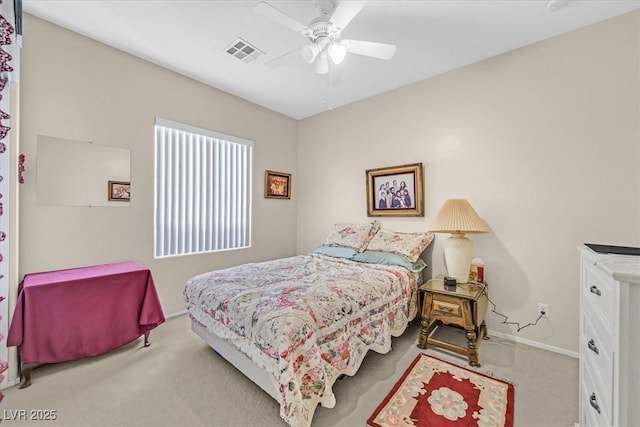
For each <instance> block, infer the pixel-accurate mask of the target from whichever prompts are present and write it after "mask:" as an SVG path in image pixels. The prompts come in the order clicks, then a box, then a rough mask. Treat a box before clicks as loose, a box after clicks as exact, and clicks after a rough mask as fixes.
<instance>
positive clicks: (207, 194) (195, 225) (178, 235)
mask: <svg viewBox="0 0 640 427" xmlns="http://www.w3.org/2000/svg"><path fill="white" fill-rule="evenodd" d="M252 154H253V142H252V141H247V140H243V139H240V138H236V137H233V136H228V135H223V134H219V133H216V132H212V131H209V130H206V129H200V128H196V127H193V126H189V125H184V124H181V123H176V122H172V121H169V120H165V119H161V118H157V119H156V125H155V256H156V257H165V256H174V255H186V254H193V253H201V252H211V251H219V250H227V249H238V248H245V247H249V246H250V244H251V161H252Z"/></svg>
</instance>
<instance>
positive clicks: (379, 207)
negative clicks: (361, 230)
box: [367, 163, 424, 216]
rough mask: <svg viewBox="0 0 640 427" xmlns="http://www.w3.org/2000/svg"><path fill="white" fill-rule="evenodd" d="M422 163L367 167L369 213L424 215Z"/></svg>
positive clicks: (370, 214) (374, 214)
mask: <svg viewBox="0 0 640 427" xmlns="http://www.w3.org/2000/svg"><path fill="white" fill-rule="evenodd" d="M422 180H423V178H422V163H414V164H410V165H402V166H391V167H386V168H378V169H369V170H367V215H368V216H424V193H423V187H422Z"/></svg>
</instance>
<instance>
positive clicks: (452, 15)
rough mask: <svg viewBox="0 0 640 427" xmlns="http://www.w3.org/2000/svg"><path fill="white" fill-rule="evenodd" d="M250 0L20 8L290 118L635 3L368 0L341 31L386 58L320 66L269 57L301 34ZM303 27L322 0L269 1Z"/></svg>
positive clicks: (77, 2)
mask: <svg viewBox="0 0 640 427" xmlns="http://www.w3.org/2000/svg"><path fill="white" fill-rule="evenodd" d="M256 3H258V1H257V0H255V1H239V0H235V1H217V0H215V1H214V0H209V1H203V0H200V1H191V0H155V1H152V0H141V1H139V0H119V1H115V0H111V1H105V0H66V1H62V0H23V10H24V12H26V13H29V14H31V15H35V16H37V17H40V18H42V19H45V20H48V21H51V22H53V23H56V24H58V25H60V26H63V27H66V28H69V29H70V30H73V31H76V32H78V33H80V34H83V35H85V36H87V37H90V38H92V39H95V40H98V41H100V42H103V43H105V44H108V45H111V46H113V47H115V48H117V49H120V50H123V51H125V52H128V53H131V54H133V55H136V56H139V57H141V58H144V59H146V60H149V61H151V62H153V63H156V64H158V65H161V66H163V67H166V68H169V69H171V70H174V71H176V72H178V73H181V74H184V75H186V76H189V77H191V78H194V79H196V80H199V81H201V82H203V83H206V84H208V85H211V86H214V87H216V88H219V89H222V90H224V91H226V92H229V93H232V94H234V95H237V96H239V97H241V98H244V99H247V100H249V101H252V102H254V103H256V104H259V105H262V106H264V107H267V108H269V109H272V110H274V111H277V112H280V113H282V114H285V115H287V116H290V117H292V118H294V119H302V118H305V117H309V116H312V115H314V114H318V113H321V112H323V111H326V110H329V109H331V108H335V107H339V106H342V105H345V104H349V103H351V102H354V101H357V100H360V99H364V98H367V97H370V96H372V95H376V94H378V93H382V92H385V91H388V90H391V89H394V88H397V87H400V86H405V85H407V84H410V83H412V82H415V81H418V80H422V79H425V78H428V77H431V76H434V75H437V74H440V73H443V72H446V71H449V70H452V69H455V68H459V67H462V66H464V65H467V64H470V63H473V62H477V61H480V60H482V59H485V58H489V57H492V56H495V55H498V54H501V53H503V52H507V51H509V50H513V49H517V48H519V47H522V46H526V45H528V44H531V43H534V42H536V41H539V40H543V39H546V38H549V37H552V36H555V35H558V34H561V33H565V32H567V31H571V30H574V29H577V28H579V27H582V26H585V25H589V24H592V23H595V22H598V21H601V20H604V19H608V18H611V17H613V16H616V15H620V14H622V13H626V12H629V11H631V10H634V9H638V8H640V0H570V1H569V2H568V4H567V5H566V6H565V7H563V8H561V9H560V10H557V11H551V10H549V9H548V8H547V3H548V1H547V0H500V1H498V0H491V1H484V0H454V1H445V0H422V1H418V0H413V1H403V0H387V1H382V0H373V1H370V2H369V3H368V4H367V5H366V6H365V7H364V9H362V11H361V12H360V13H359V14H358V15H356V16H355V18H354V19H353V20H352V21H351V23H350V24H349V25H348V26H347V27H346V28H345V29H344V31H343V32H342V38H350V39H357V40H370V41H377V42H384V43H391V44H395V45H396V46H397V50H396V53H395V56H394V57H393V58H392V59H391V60H390V61H384V60H380V59H374V58H369V57H365V56H360V55H355V54H348V55H347V58H346V59H345V60H344V62H343V63H342V64H340V65H339V66H336V67H335V69H334V70H335V71H333V72H332V73H330V74H326V75H319V74H316V73H315V72H314V70H313V66H312V65H309V64H307V63H305V62H304V61H303V60H302V59H296V60H294V61H291V62H288V63H286V64H284V65H281V66H280V67H277V68H272V67H268V66H265V64H264V63H265V62H266V61H269V60H271V59H273V58H276V57H279V56H280V55H283V54H285V53H287V52H289V51H291V50H294V49H296V48H299V47H301V46H302V45H303V44H304V43H305V41H306V39H305V38H304V37H303V36H301V35H300V34H297V33H295V32H293V31H292V30H290V29H288V28H285V27H283V26H281V25H279V24H277V23H275V22H274V21H271V20H269V19H268V18H266V17H264V16H263V15H260V14H258V13H256V12H255V11H254V10H253V6H254V5H255V4H256ZM268 3H269V4H271V5H273V6H274V7H276V8H278V9H280V10H281V11H282V12H284V13H286V14H287V15H289V16H290V17H292V18H294V19H296V20H298V21H300V22H302V23H304V24H308V23H310V21H311V20H312V19H314V18H315V17H317V16H318V12H317V9H316V6H315V3H316V2H315V1H313V0H306V1H268ZM238 37H240V38H242V39H244V40H246V41H248V42H249V43H252V44H253V45H255V46H256V47H258V48H259V49H260V50H262V51H264V52H265V55H264V56H262V57H260V58H259V59H258V61H257V62H255V63H250V64H245V63H243V62H241V61H240V60H238V59H236V58H234V57H232V56H230V55H229V54H227V53H226V52H225V51H226V49H227V47H228V46H229V45H230V44H231V43H232V42H233V41H234V40H236V39H237V38H238Z"/></svg>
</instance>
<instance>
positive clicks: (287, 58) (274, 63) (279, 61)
mask: <svg viewBox="0 0 640 427" xmlns="http://www.w3.org/2000/svg"><path fill="white" fill-rule="evenodd" d="M301 58H302V56H301V54H300V49H299V48H298V49H293V50H292V51H289V52H287V53H285V54H283V55H280V56H278V57H277V58H273V59H271V60H269V61H267V62H265V63H264V65H266V66H267V67H269V68H277V67H279V66H281V65H284V64H286V63H288V62H291V61H295V60H296V59H301Z"/></svg>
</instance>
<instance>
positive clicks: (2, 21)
mask: <svg viewBox="0 0 640 427" xmlns="http://www.w3.org/2000/svg"><path fill="white" fill-rule="evenodd" d="M18 4H19V2H18ZM14 7H15V5H14V4H13V3H12V2H7V1H6V0H5V1H4V2H3V1H2V0H0V156H8V153H7V150H8V147H9V146H10V144H9V138H8V134H9V130H10V129H11V128H10V127H9V126H7V125H6V124H8V122H7V121H8V120H9V118H10V116H9V113H8V112H7V111H8V110H9V103H8V99H9V90H10V88H9V86H10V85H9V84H8V82H9V79H10V76H11V72H12V71H14V69H13V67H12V65H11V62H12V60H13V57H12V55H11V54H10V53H9V52H7V50H9V49H7V46H8V45H10V44H11V43H12V40H15V36H16V34H15V32H16V31H15V28H14V24H15V15H16V14H15V9H14ZM6 165H8V161H7V159H6V158H1V157H0V285H1V286H0V290H2V291H3V292H6V291H7V290H8V286H7V283H6V281H7V280H8V277H7V274H6V271H7V269H6V268H5V266H2V265H1V264H2V263H3V261H4V263H5V264H6V260H5V259H4V258H5V255H6V254H5V253H4V252H5V251H6V250H7V247H8V246H7V244H6V241H7V237H8V236H7V232H8V229H7V226H8V221H7V220H6V218H2V217H3V216H6V215H5V212H7V211H8V209H7V208H8V206H3V204H6V203H8V200H7V199H8V197H6V198H5V197H4V196H5V195H6V196H8V194H6V192H7V189H8V185H7V183H8V181H7V182H4V183H3V181H5V179H6V180H10V178H11V177H10V176H6V175H7V173H6V172H7V170H8V168H7V167H6ZM5 298H6V295H0V307H3V309H2V310H0V315H2V314H5V315H6V314H7V310H6V308H5V307H6V302H3V301H4V300H5ZM1 320H2V318H1V317H0V322H1ZM0 324H3V325H6V321H5V322H4V323H0ZM4 331H6V329H4V328H3V329H1V330H0V345H1V346H4V347H5V348H6V343H5V342H4V339H5V337H4V335H3V334H2V332H4ZM3 354H7V353H6V352H4V353H3ZM8 367H9V365H8V362H7V361H6V360H3V359H1V358H0V384H1V383H2V382H3V381H4V374H3V373H4V372H5V371H6V370H7V368H8ZM2 398H3V395H2V393H0V401H1V400H2Z"/></svg>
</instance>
